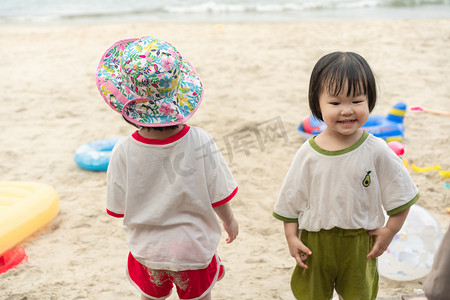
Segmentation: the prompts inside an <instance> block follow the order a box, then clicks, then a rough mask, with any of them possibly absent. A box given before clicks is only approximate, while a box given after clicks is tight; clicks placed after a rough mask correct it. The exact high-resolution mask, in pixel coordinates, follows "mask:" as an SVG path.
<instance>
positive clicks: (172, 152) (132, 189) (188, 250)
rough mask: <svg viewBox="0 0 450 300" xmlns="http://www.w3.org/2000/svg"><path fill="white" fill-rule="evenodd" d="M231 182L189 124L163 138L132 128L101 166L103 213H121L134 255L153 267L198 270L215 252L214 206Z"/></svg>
mask: <svg viewBox="0 0 450 300" xmlns="http://www.w3.org/2000/svg"><path fill="white" fill-rule="evenodd" d="M236 192H237V184H236V182H235V180H234V178H233V176H232V174H231V172H230V170H229V169H228V166H227V163H226V162H225V159H224V158H223V156H222V154H221V153H220V151H219V149H218V148H217V145H216V144H215V142H214V140H213V139H212V138H211V136H210V135H209V134H208V133H207V132H206V131H205V130H203V129H201V128H197V127H189V126H187V125H185V126H184V128H183V129H182V130H181V131H180V132H178V133H177V134H175V135H174V136H172V137H170V138H167V139H147V138H144V137H142V136H140V135H139V133H138V132H137V131H136V132H135V133H134V134H133V135H132V136H127V137H125V138H123V139H121V140H120V141H119V142H118V143H117V144H116V146H115V147H114V149H113V151H112V155H111V159H110V162H109V166H108V171H107V202H106V209H107V212H108V214H110V215H112V216H115V217H123V225H124V228H125V233H126V237H127V243H128V247H129V249H130V252H131V253H132V255H133V256H134V257H135V258H136V259H137V260H138V261H139V262H140V263H142V264H143V265H145V266H147V267H149V268H151V269H163V270H171V271H182V270H196V269H203V268H205V267H207V266H208V264H209V263H210V261H211V259H212V257H213V256H214V254H215V253H216V249H217V245H218V243H219V240H220V235H221V227H220V225H219V222H218V220H217V217H216V215H215V212H214V209H213V207H217V206H220V205H222V204H225V203H227V202H228V201H229V200H231V198H233V197H234V195H235V194H236Z"/></svg>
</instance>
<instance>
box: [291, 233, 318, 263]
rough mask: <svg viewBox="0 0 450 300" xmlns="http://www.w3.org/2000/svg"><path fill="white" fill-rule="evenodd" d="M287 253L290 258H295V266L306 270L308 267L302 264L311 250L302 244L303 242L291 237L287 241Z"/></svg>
mask: <svg viewBox="0 0 450 300" xmlns="http://www.w3.org/2000/svg"><path fill="white" fill-rule="evenodd" d="M287 242H288V246H289V252H290V253H291V256H292V257H293V258H295V260H296V261H297V264H298V265H299V266H300V267H302V268H303V269H308V266H307V265H306V264H305V263H304V261H306V260H307V259H308V256H309V255H311V254H312V252H311V250H309V249H308V247H306V246H305V244H303V242H302V241H301V240H300V239H299V238H298V237H296V236H292V237H290V238H289V239H287Z"/></svg>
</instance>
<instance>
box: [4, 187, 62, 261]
mask: <svg viewBox="0 0 450 300" xmlns="http://www.w3.org/2000/svg"><path fill="white" fill-rule="evenodd" d="M58 209H59V199H58V195H57V193H56V191H55V189H53V188H52V187H51V186H49V185H45V184H41V183H35V182H20V181H0V257H1V256H2V255H3V254H4V253H5V252H7V251H8V250H9V249H12V248H14V247H15V246H16V245H17V244H19V243H20V242H21V241H23V240H24V239H25V238H27V237H28V236H30V235H31V234H33V233H34V232H35V231H37V230H38V229H39V228H41V227H42V226H43V225H45V224H46V223H47V222H49V221H50V220H51V219H53V218H54V217H55V216H56V214H57V213H58Z"/></svg>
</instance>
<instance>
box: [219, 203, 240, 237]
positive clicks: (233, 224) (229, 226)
mask: <svg viewBox="0 0 450 300" xmlns="http://www.w3.org/2000/svg"><path fill="white" fill-rule="evenodd" d="M214 211H215V212H216V214H217V215H218V216H219V218H220V219H221V220H222V222H223V228H224V229H225V231H226V232H227V233H228V238H227V243H231V242H232V241H234V239H235V238H236V237H237V235H238V233H239V224H238V222H237V220H236V219H235V218H234V215H233V211H232V210H231V205H230V203H229V202H227V203H225V204H222V205H220V206H217V207H214Z"/></svg>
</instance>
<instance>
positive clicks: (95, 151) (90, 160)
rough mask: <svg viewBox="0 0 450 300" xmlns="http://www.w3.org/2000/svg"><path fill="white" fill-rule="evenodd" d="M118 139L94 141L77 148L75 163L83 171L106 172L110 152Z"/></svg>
mask: <svg viewBox="0 0 450 300" xmlns="http://www.w3.org/2000/svg"><path fill="white" fill-rule="evenodd" d="M119 140H120V137H115V138H107V139H103V140H95V141H92V142H89V143H87V144H84V145H81V146H80V147H78V148H77V150H76V151H75V155H74V160H75V162H76V163H77V164H78V165H79V166H80V167H81V168H83V169H86V170H90V171H106V170H107V169H108V164H109V160H110V158H111V151H112V149H113V148H114V146H115V145H116V143H117V142H118V141H119Z"/></svg>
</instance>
